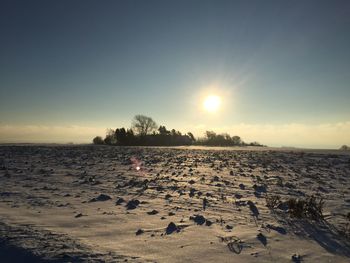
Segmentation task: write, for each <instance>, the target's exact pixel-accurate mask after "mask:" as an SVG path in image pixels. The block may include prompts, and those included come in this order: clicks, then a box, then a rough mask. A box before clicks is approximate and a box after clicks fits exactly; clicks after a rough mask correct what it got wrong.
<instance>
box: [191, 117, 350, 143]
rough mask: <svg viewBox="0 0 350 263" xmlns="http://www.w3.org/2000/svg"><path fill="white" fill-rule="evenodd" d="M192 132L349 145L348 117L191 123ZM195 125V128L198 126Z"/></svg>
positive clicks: (265, 141)
mask: <svg viewBox="0 0 350 263" xmlns="http://www.w3.org/2000/svg"><path fill="white" fill-rule="evenodd" d="M193 128H194V131H195V134H200V135H201V134H204V132H205V131H206V130H214V131H215V132H217V133H225V132H227V133H229V134H231V135H239V136H241V138H242V139H243V140H244V141H247V142H251V141H258V142H260V143H263V144H267V145H270V146H294V147H312V148H339V147H340V146H341V145H343V144H348V145H350V121H347V122H339V123H324V124H301V123H289V124H246V123H240V124H237V125H231V126H222V127H216V128H215V127H214V128H209V127H205V126H203V125H201V126H200V128H199V126H197V127H196V126H193ZM198 128H199V129H198Z"/></svg>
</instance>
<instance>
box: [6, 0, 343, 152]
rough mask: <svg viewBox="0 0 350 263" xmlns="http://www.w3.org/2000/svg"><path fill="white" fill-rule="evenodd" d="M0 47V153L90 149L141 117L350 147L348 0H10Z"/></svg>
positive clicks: (253, 137)
mask: <svg viewBox="0 0 350 263" xmlns="http://www.w3.org/2000/svg"><path fill="white" fill-rule="evenodd" d="M0 40H1V41H0V58H1V59H0V142H59V143H66V142H74V143H85V142H91V140H92V138H93V137H94V136H95V135H101V136H103V135H104V134H105V132H106V129H107V128H117V127H122V126H124V127H130V125H131V120H132V118H133V116H134V115H136V114H144V115H147V116H150V117H152V118H153V119H154V120H155V121H156V122H157V123H158V124H161V125H165V126H166V127H167V128H168V129H172V128H175V129H176V130H180V131H182V132H187V131H192V132H193V133H194V134H195V136H196V137H200V136H203V135H204V132H205V131H206V130H213V131H216V132H218V133H220V132H228V133H230V134H231V135H239V136H240V137H241V138H242V139H243V140H244V141H248V142H249V141H259V142H260V143H263V144H267V145H270V146H295V147H311V148H339V147H340V146H341V145H343V144H348V145H350V72H349V71H350V49H349V47H350V1H347V0H328V1H321V0H315V1H307V0H305V1H301V0H300V1H277V0H276V1H259V0H256V1H253V0H248V1H235V0H231V1H222V0H217V1H214V0H212V1H204V0H201V1H191V0H186V1H178V0H177V1H167V0H164V1H152V0H148V1H141V0H139V1H97V0H96V1H88V0H84V1H79V0H76V1H66V0H60V1H35V0H33V1H16V0H5V1H1V3H0ZM210 94H214V95H218V96H220V98H221V101H222V105H221V107H220V109H219V110H218V111H217V112H214V113H209V112H205V111H204V110H203V107H202V101H203V99H204V98H205V97H206V96H207V95H210Z"/></svg>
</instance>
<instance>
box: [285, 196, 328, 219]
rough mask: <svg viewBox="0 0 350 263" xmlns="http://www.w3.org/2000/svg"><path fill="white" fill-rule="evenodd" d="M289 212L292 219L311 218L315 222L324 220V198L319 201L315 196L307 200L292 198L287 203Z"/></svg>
mask: <svg viewBox="0 0 350 263" xmlns="http://www.w3.org/2000/svg"><path fill="white" fill-rule="evenodd" d="M287 204H288V212H289V214H290V215H291V216H292V217H296V218H309V219H311V220H315V221H321V220H323V207H324V200H323V198H322V197H321V198H319V199H317V198H316V197H315V196H314V195H312V196H309V197H306V198H305V199H295V198H291V199H289V200H288V201H287Z"/></svg>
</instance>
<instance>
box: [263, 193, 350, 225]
mask: <svg viewBox="0 0 350 263" xmlns="http://www.w3.org/2000/svg"><path fill="white" fill-rule="evenodd" d="M265 198H266V206H267V207H268V208H270V209H276V208H279V207H280V206H281V205H286V206H287V207H288V214H289V215H290V216H291V217H294V218H308V219H311V220H315V221H322V220H323V207H324V200H323V198H322V197H321V198H317V197H316V196H314V195H312V196H308V197H306V198H304V199H296V198H290V199H288V200H287V201H282V200H281V198H280V196H278V195H266V196H265ZM349 218H350V213H349ZM349 221H350V219H349ZM349 227H350V224H349Z"/></svg>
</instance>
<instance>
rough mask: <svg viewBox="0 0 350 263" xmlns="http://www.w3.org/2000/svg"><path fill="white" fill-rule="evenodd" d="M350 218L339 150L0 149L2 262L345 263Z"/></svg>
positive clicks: (345, 165) (347, 176)
mask: <svg viewBox="0 0 350 263" xmlns="http://www.w3.org/2000/svg"><path fill="white" fill-rule="evenodd" d="M312 194H313V195H316V196H317V197H322V198H324V201H325V204H324V212H323V214H324V220H321V221H319V222H317V221H313V220H309V219H297V218H293V217H291V216H290V215H289V213H288V210H286V208H285V207H284V206H283V205H282V206H279V207H278V208H275V209H269V208H268V207H267V206H266V196H274V195H278V196H280V197H281V199H282V200H288V199H290V198H292V197H294V198H305V197H306V196H310V195H312ZM204 200H206V201H204ZM204 204H205V209H204V207H203V205H204ZM349 212H350V156H349V154H347V153H345V152H338V151H320V150H318V151H310V150H309V151H302V150H290V149H289V150H288V149H283V150H279V149H271V148H258V149H255V148H234V149H232V148H225V149H221V148H203V147H200V148H186V147H179V148H142V147H134V148H120V147H104V146H44V145H43V146H35V145H22V146H11V145H8V146H0V260H2V261H1V262H6V261H8V262H14V261H15V260H17V261H18V262H24V261H26V262H29V261H32V262H42V261H56V262H79V261H89V262H124V261H127V262H292V261H294V262H300V261H301V262H349V261H350V245H349V241H348V239H347V238H346V236H345V233H344V229H345V228H346V226H347V219H346V215H347V213H349Z"/></svg>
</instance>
